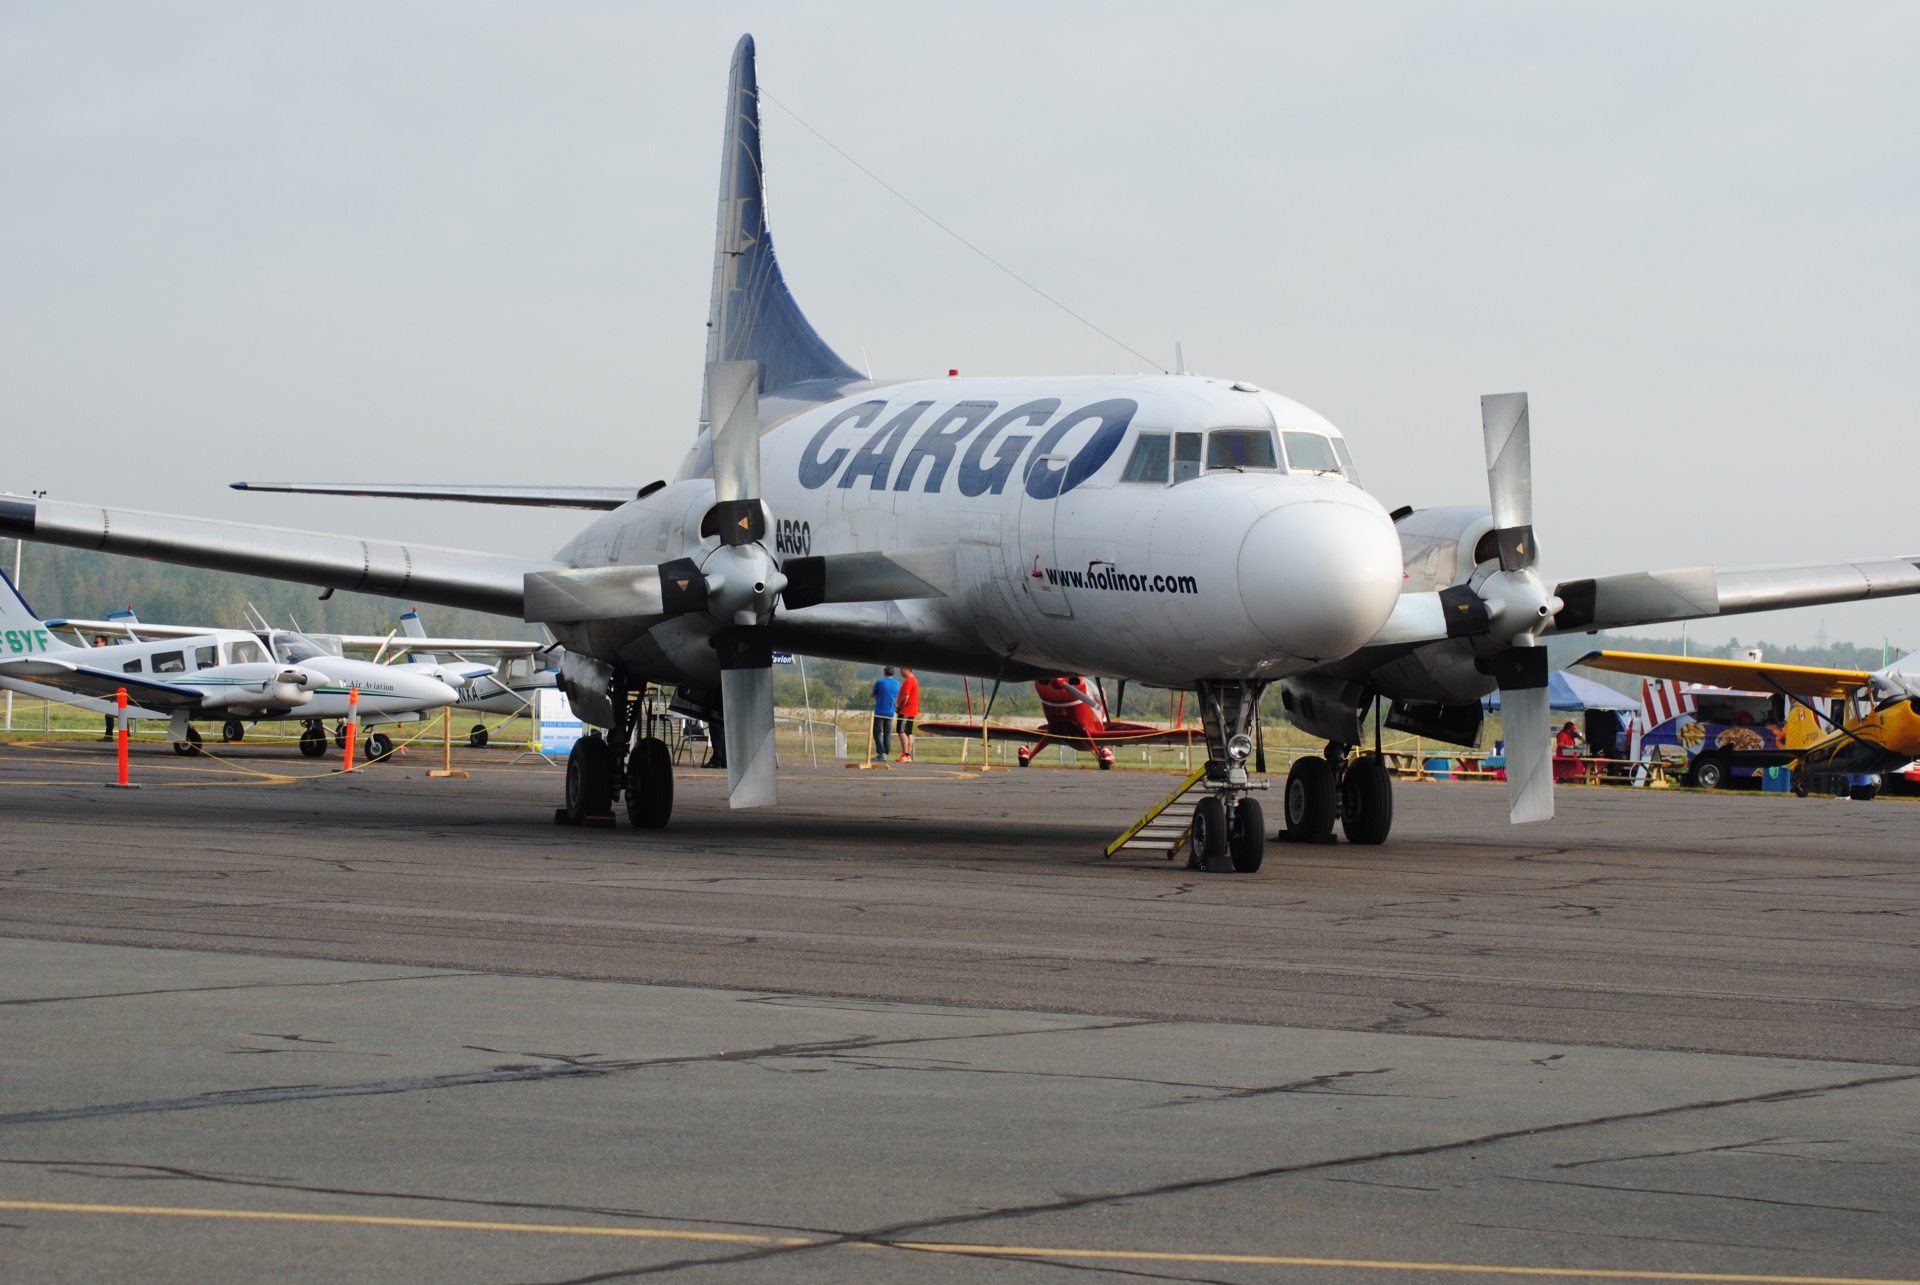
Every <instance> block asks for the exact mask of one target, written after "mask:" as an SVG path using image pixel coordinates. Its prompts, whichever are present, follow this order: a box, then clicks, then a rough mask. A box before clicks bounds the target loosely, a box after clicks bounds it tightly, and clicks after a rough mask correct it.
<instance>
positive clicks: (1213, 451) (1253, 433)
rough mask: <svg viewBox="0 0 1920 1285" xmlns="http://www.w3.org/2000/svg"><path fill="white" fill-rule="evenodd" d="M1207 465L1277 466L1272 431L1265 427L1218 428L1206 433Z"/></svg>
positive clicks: (1239, 466)
mask: <svg viewBox="0 0 1920 1285" xmlns="http://www.w3.org/2000/svg"><path fill="white" fill-rule="evenodd" d="M1207 467H1208V468H1278V467H1280V461H1279V460H1278V459H1277V458H1276V457H1275V455H1274V453H1273V434H1272V433H1269V432H1268V431H1267V430H1266V429H1264V428H1216V429H1214V430H1213V431H1212V432H1211V433H1208V434H1207Z"/></svg>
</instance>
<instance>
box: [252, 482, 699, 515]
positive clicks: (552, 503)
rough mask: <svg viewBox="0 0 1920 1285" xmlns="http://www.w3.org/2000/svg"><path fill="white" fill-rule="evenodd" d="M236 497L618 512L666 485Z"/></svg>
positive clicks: (374, 489)
mask: <svg viewBox="0 0 1920 1285" xmlns="http://www.w3.org/2000/svg"><path fill="white" fill-rule="evenodd" d="M228 485H229V486H231V487H232V488H233V489H234V490H236V491H275V492H279V493H282V494H288V495H358V496H364V497H370V498H374V499H388V500H453V501H456V502H460V503H465V504H514V505H520V506H522V507H526V508H536V509H601V510H611V509H617V508H619V507H620V506H621V505H623V504H630V503H632V502H633V501H634V500H638V499H641V498H643V497H645V496H649V495H652V494H653V493H654V492H655V491H657V490H659V489H660V488H661V487H663V486H665V485H666V483H665V482H663V481H662V482H649V483H647V484H646V485H645V486H462V485H457V484H448V485H444V486H443V485H435V484H418V485H416V484H414V483H411V482H230V483H228Z"/></svg>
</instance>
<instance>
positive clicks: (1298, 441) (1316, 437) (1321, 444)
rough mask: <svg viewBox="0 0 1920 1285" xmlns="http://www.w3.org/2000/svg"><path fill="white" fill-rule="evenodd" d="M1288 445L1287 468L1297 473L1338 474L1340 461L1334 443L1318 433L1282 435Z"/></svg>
mask: <svg viewBox="0 0 1920 1285" xmlns="http://www.w3.org/2000/svg"><path fill="white" fill-rule="evenodd" d="M1280 436H1281V437H1282V438H1284V439H1286V443H1287V467H1288V468H1290V469H1292V470H1293V471H1294V472H1296V473H1338V472H1339V471H1340V460H1339V458H1338V457H1337V456H1335V455H1334V453H1333V443H1332V442H1331V441H1330V440H1328V439H1327V438H1325V437H1322V436H1321V435H1320V434H1318V433H1282V434H1280Z"/></svg>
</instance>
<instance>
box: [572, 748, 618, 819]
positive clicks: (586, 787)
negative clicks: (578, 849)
mask: <svg viewBox="0 0 1920 1285" xmlns="http://www.w3.org/2000/svg"><path fill="white" fill-rule="evenodd" d="M612 811H613V751H612V750H610V749H608V748H607V743H606V742H605V741H603V740H601V739H600V738H599V737H598V736H583V737H581V738H580V739H579V740H577V741H575V742H574V743H573V752H572V753H571V754H569V755H567V807H566V813H567V823H568V824H569V825H585V824H586V823H587V820H588V818H589V817H604V816H606V815H607V814H608V813H610V812H612Z"/></svg>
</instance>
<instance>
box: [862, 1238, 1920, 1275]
mask: <svg viewBox="0 0 1920 1285" xmlns="http://www.w3.org/2000/svg"><path fill="white" fill-rule="evenodd" d="M885 1243H888V1244H891V1245H892V1246H893V1247H894V1248H895V1249H915V1250H920V1251H921V1252H923V1253H929V1254H970V1255H975V1256H980V1257H989V1256H990V1257H1007V1258H1015V1257H1027V1258H1083V1259H1100V1260H1122V1261H1133V1262H1152V1263H1236V1264H1241V1265H1254V1266H1266V1267H1347V1268H1359V1269H1364V1270H1370V1271H1391V1272H1459V1273H1465V1274H1477V1275H1483V1276H1579V1277H1588V1278H1595V1279H1602V1280H1626V1281H1710V1282H1731V1283H1733V1285H1920V1282H1916V1281H1911V1280H1896V1279H1888V1278H1886V1277H1873V1276H1762V1275H1756V1274H1753V1273H1748V1272H1640V1271H1630V1270H1626V1269H1623V1268H1605V1267H1512V1266H1506V1265H1499V1264H1487V1263H1403V1262H1397V1261H1395V1260H1393V1259H1379V1258H1302V1257H1294V1256H1282V1255H1277V1254H1177V1253H1154V1252H1152V1251H1149V1250H1129V1249H1043V1248H1038V1247H1034V1246H1019V1245H965V1244H941V1243H938V1242H914V1241H904V1240H901V1241H889V1242H885Z"/></svg>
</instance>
